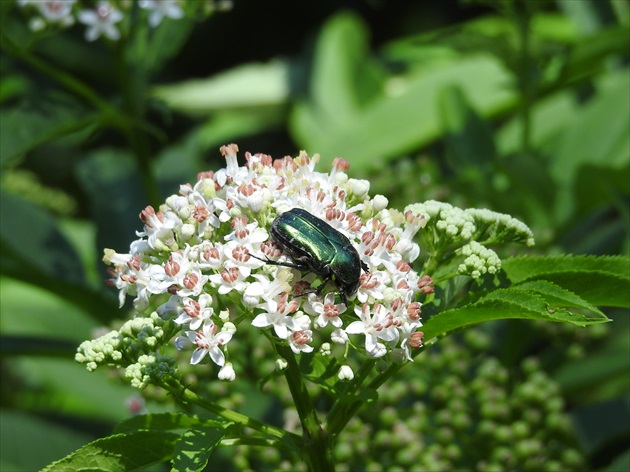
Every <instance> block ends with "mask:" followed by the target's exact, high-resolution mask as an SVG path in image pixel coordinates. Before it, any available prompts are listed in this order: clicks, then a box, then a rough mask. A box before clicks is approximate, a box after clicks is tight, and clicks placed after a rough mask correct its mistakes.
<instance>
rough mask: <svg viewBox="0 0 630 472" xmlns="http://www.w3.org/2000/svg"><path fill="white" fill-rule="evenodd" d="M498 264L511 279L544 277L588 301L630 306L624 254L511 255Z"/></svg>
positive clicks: (628, 263) (628, 269) (627, 264)
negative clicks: (600, 255) (512, 256)
mask: <svg viewBox="0 0 630 472" xmlns="http://www.w3.org/2000/svg"><path fill="white" fill-rule="evenodd" d="M501 265H502V267H503V270H504V271H505V272H506V274H507V276H508V278H509V279H510V280H511V281H512V283H521V282H524V281H531V280H539V279H543V280H548V281H550V282H553V283H555V284H556V285H559V286H560V287H563V288H565V289H567V290H569V291H571V292H573V293H575V294H576V295H578V296H579V297H581V298H583V299H584V300H586V301H588V302H589V303H590V304H592V305H596V306H617V307H626V308H627V307H630V259H629V258H628V257H625V256H604V257H595V256H548V257H547V256H539V257H515V258H509V259H505V260H503V261H502V262H501Z"/></svg>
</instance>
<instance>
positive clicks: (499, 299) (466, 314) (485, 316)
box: [422, 288, 608, 341]
mask: <svg viewBox="0 0 630 472" xmlns="http://www.w3.org/2000/svg"><path fill="white" fill-rule="evenodd" d="M501 319H530V320H543V321H554V322H567V323H571V324H575V325H578V326H588V325H590V324H595V323H602V322H605V321H608V320H607V319H602V318H597V319H593V318H588V317H586V316H583V315H578V314H574V313H571V312H569V311H568V310H566V309H563V308H555V307H552V306H550V305H549V304H548V303H547V302H546V301H545V299H544V298H543V297H541V296H540V295H538V294H537V293H534V292H530V291H526V290H519V289H518V288H508V289H501V290H495V291H494V292H491V293H490V294H489V295H487V296H486V297H484V298H482V299H480V300H479V301H477V302H475V303H472V304H470V305H466V306H463V307H461V308H455V309H452V310H447V311H443V312H441V313H438V314H436V315H435V316H433V317H431V318H430V319H429V320H428V321H426V322H425V323H424V326H423V328H422V330H423V331H424V335H425V341H429V340H431V339H432V338H435V337H436V336H439V335H441V334H445V333H448V332H450V331H454V330H456V329H459V328H462V327H465V326H472V325H475V324H479V323H483V322H485V321H492V320H501Z"/></svg>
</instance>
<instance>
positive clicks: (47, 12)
mask: <svg viewBox="0 0 630 472" xmlns="http://www.w3.org/2000/svg"><path fill="white" fill-rule="evenodd" d="M75 2H76V0H50V1H38V2H28V3H35V4H36V5H37V6H38V7H39V12H40V13H41V15H42V17H43V18H44V19H45V20H46V21H48V22H49V23H57V24H60V25H62V26H71V25H72V24H73V23H74V18H73V17H72V5H73V4H74V3H75Z"/></svg>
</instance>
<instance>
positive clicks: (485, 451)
mask: <svg viewBox="0 0 630 472" xmlns="http://www.w3.org/2000/svg"><path fill="white" fill-rule="evenodd" d="M463 338H464V339H463V340H461V341H458V340H456V339H454V338H446V339H444V340H442V341H441V344H440V348H441V349H440V350H439V351H434V350H431V351H427V352H426V353H425V354H423V356H426V357H424V359H423V369H425V368H426V369H427V371H424V372H413V369H408V370H407V371H406V373H407V374H408V375H407V378H406V379H405V381H404V382H398V383H393V384H391V385H388V384H385V385H384V386H383V387H382V388H381V389H380V390H379V394H380V395H379V405H381V406H382V408H379V413H378V415H376V416H375V415H374V410H373V409H372V410H370V412H366V414H364V415H361V414H360V415H359V418H356V419H355V420H353V422H351V423H350V424H349V425H348V429H347V431H346V432H344V436H342V437H341V438H340V443H339V444H338V446H337V449H336V458H337V460H338V461H339V464H341V466H339V467H338V469H339V470H355V469H357V468H362V467H364V465H365V464H367V463H370V464H376V463H378V464H380V467H379V468H376V469H374V470H400V469H401V468H402V469H403V470H410V469H413V470H431V471H432V470H440V471H448V470H458V469H466V470H470V469H471V468H473V469H476V470H479V471H486V470H524V471H528V470H530V471H539V470H548V464H552V467H554V468H555V469H558V470H578V469H580V468H581V467H583V466H584V464H583V461H584V459H583V456H582V454H581V452H580V451H579V450H578V449H577V448H576V441H575V438H574V437H573V435H572V431H571V429H570V426H569V421H568V417H567V416H566V415H565V414H564V412H563V407H564V401H563V399H562V397H561V396H560V391H559V388H558V386H557V384H556V383H555V382H554V381H553V380H551V379H550V378H549V377H547V376H546V374H544V372H542V371H541V370H540V368H539V366H538V365H537V363H535V362H534V361H531V360H527V361H526V362H523V364H522V365H521V366H520V369H517V370H516V371H514V372H511V371H508V369H506V368H505V367H504V366H503V365H502V364H501V363H500V362H499V361H498V359H496V358H494V357H489V356H488V355H487V353H486V351H485V350H486V349H487V346H488V344H489V342H490V341H489V338H488V337H487V336H486V335H485V334H484V333H483V332H482V331H479V330H468V331H467V332H466V333H465V335H464V337H463ZM478 355H480V356H479V357H477V356H478ZM519 379H522V380H521V381H520V382H519ZM401 386H402V388H401ZM370 470H372V469H370Z"/></svg>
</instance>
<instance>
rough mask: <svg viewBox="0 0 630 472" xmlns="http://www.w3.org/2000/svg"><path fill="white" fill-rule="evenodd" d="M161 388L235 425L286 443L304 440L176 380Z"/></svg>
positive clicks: (296, 442)
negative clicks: (219, 402)
mask: <svg viewBox="0 0 630 472" xmlns="http://www.w3.org/2000/svg"><path fill="white" fill-rule="evenodd" d="M161 386H162V387H163V388H165V389H166V390H167V391H169V392H171V393H172V394H173V395H174V396H175V397H177V398H179V399H181V400H182V401H184V402H186V403H193V404H195V405H198V406H200V407H202V408H203V409H205V410H207V411H209V412H210V413H214V414H215V415H217V416H219V417H221V418H223V419H226V420H228V421H233V422H234V423H237V424H240V425H242V426H247V427H248V428H251V429H253V430H255V431H258V432H260V433H263V434H265V435H268V436H272V437H275V438H278V439H281V440H284V441H286V440H289V441H291V442H293V443H294V444H295V445H298V444H299V443H300V442H301V441H302V438H300V436H298V435H296V434H293V433H290V432H288V431H285V430H283V429H281V428H277V427H275V426H272V425H270V424H267V423H263V422H261V421H258V420H255V419H253V418H250V417H249V416H246V415H243V414H241V413H238V412H236V411H233V410H229V409H227V408H224V407H222V406H220V405H217V404H216V403H213V402H211V401H208V400H206V399H205V398H203V397H201V396H200V395H197V394H196V393H195V392H193V391H192V390H190V389H188V388H186V387H185V386H184V385H182V384H181V383H180V382H178V381H177V380H175V379H170V380H168V381H166V382H165V383H164V384H162V385H161Z"/></svg>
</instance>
